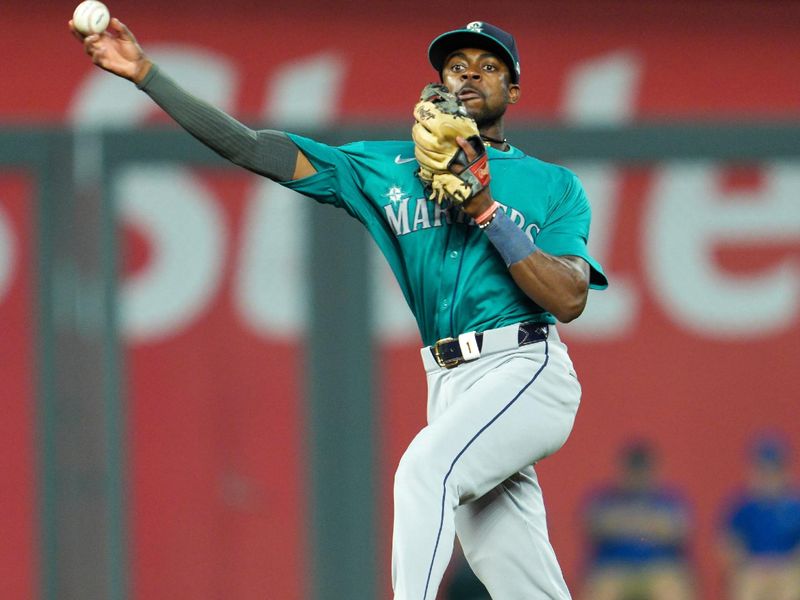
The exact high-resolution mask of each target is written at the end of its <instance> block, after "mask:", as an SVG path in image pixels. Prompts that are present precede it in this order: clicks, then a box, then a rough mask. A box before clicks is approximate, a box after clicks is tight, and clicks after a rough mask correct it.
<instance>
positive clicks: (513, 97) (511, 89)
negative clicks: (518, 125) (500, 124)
mask: <svg viewBox="0 0 800 600" xmlns="http://www.w3.org/2000/svg"><path fill="white" fill-rule="evenodd" d="M521 95H522V90H520V88H519V84H516V83H511V84H509V86H508V103H509V104H516V103H517V102H518V101H519V97H520V96H521Z"/></svg>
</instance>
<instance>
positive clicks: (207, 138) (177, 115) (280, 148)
mask: <svg viewBox="0 0 800 600" xmlns="http://www.w3.org/2000/svg"><path fill="white" fill-rule="evenodd" d="M69 27H70V29H71V30H72V33H73V34H74V35H75V37H76V38H78V40H80V41H81V42H82V43H83V46H84V49H85V50H86V53H87V54H88V55H89V56H90V57H91V58H92V62H93V63H94V64H96V65H97V66H99V67H100V68H101V69H104V70H106V71H108V72H109V73H113V74H114V75H117V76H119V77H122V78H124V79H128V80H129V81H132V82H133V83H135V84H136V86H137V87H138V88H139V89H141V90H143V91H144V92H145V93H147V94H148V95H149V96H150V97H151V98H152V99H153V100H154V101H155V102H156V103H157V104H158V105H159V106H161V108H163V109H164V111H165V112H166V113H167V114H169V115H170V116H171V117H172V118H173V119H175V121H176V122H177V123H178V124H179V125H181V127H183V128H184V129H186V130H187V131H188V132H189V133H190V134H192V135H193V136H194V137H196V138H197V139H198V140H200V141H201V142H203V143H204V144H206V145H207V146H209V147H210V148H211V149H212V150H214V151H215V152H217V153H219V154H220V155H221V156H223V157H224V158H226V159H228V160H230V161H231V162H233V163H235V164H237V165H239V166H242V167H244V168H246V169H248V170H250V171H253V172H255V173H258V174H259V175H264V176H265V177H269V178H270V179H274V180H277V181H287V180H290V179H301V178H303V177H308V176H309V175H313V174H314V173H315V172H316V170H315V169H314V167H313V166H312V165H311V163H310V162H309V161H308V159H307V158H306V157H305V155H304V154H303V153H302V152H300V151H299V150H298V148H297V146H295V145H294V143H293V142H292V141H291V140H290V139H289V138H288V137H287V136H286V134H284V133H282V132H278V131H272V130H253V129H250V128H249V127H247V126H245V125H244V124H242V123H240V122H239V121H237V120H236V119H234V118H233V117H231V116H230V115H228V114H226V113H225V112H223V111H221V110H219V109H218V108H215V107H213V106H211V105H209V104H208V103H206V102H203V101H202V100H200V99H198V98H195V97H194V96H192V95H191V94H189V93H188V92H186V90H184V89H183V88H181V87H180V86H178V85H177V84H176V83H175V82H174V81H172V79H170V78H169V77H167V76H166V75H165V74H163V73H161V72H159V69H158V66H157V65H154V64H153V63H152V61H150V59H148V58H147V56H146V55H145V53H144V51H143V50H142V47H141V46H140V45H139V44H138V42H137V41H136V38H135V37H134V35H133V34H132V33H131V31H130V30H129V29H128V28H127V27H126V26H125V25H123V24H122V23H121V22H120V21H119V19H112V20H111V23H110V24H109V28H108V30H106V31H104V32H102V33H99V34H92V35H89V36H85V37H84V36H83V35H82V34H81V33H79V32H78V31H77V30H76V29H75V27H74V24H73V23H72V21H70V22H69Z"/></svg>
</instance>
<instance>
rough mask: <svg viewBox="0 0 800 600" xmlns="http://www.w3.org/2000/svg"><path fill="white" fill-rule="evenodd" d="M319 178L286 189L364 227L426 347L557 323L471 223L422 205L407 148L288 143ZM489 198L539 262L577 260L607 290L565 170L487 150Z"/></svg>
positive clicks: (454, 211)
mask: <svg viewBox="0 0 800 600" xmlns="http://www.w3.org/2000/svg"><path fill="white" fill-rule="evenodd" d="M290 137H291V139H292V141H294V143H295V144H297V146H298V147H299V148H300V150H301V151H302V152H303V154H304V155H305V156H306V157H307V158H308V160H309V161H310V162H311V164H312V165H314V167H315V168H316V170H317V173H316V174H314V175H312V176H310V177H306V178H304V179H300V180H295V181H289V182H284V183H283V184H282V185H285V186H286V187H289V188H291V189H293V190H295V191H297V192H299V193H301V194H304V195H306V196H309V197H311V198H314V199H315V200H317V201H319V202H324V203H327V204H333V205H335V206H338V207H341V208H344V209H345V210H346V211H347V212H348V213H349V214H350V215H352V216H353V217H355V218H356V219H358V220H359V221H361V222H362V223H363V224H364V225H365V226H366V228H367V230H368V231H369V233H370V234H371V236H372V237H373V239H374V240H375V242H376V243H377V245H378V247H379V248H380V250H381V252H383V255H384V256H385V257H386V259H387V260H388V262H389V265H390V266H391V269H392V271H393V272H394V275H395V276H396V278H397V281H398V282H399V284H400V287H401V289H402V291H403V294H404V295H405V299H406V301H407V302H408V305H409V307H410V308H411V312H412V313H413V314H414V317H415V318H416V320H417V324H418V326H419V330H420V334H421V336H422V340H423V342H424V343H425V344H426V345H430V344H433V343H434V342H436V340H438V339H441V338H446V337H455V336H457V335H458V334H460V333H464V332H468V331H484V330H487V329H494V328H498V327H502V326H504V325H510V324H513V323H519V322H522V321H539V322H547V323H554V322H555V319H554V317H553V316H552V315H551V314H550V313H548V312H546V311H545V310H544V309H542V308H541V307H540V306H538V305H537V304H536V303H535V302H534V301H533V300H531V299H530V298H528V296H526V295H525V293H524V292H522V290H520V289H519V287H517V285H516V283H515V282H514V280H513V279H512V278H511V275H510V274H509V272H508V269H507V268H506V266H505V264H504V263H503V261H502V259H501V257H500V255H499V253H498V252H497V250H495V248H494V247H493V246H492V244H491V243H490V241H489V240H488V238H487V237H486V236H485V235H484V233H483V232H482V231H481V230H480V229H479V228H478V227H477V226H476V225H475V223H474V221H472V219H471V218H470V217H469V216H468V215H466V214H465V213H464V212H463V211H461V210H460V209H458V208H443V207H442V206H440V205H439V204H437V203H435V202H433V201H431V200H428V199H427V198H426V195H425V191H424V189H423V186H422V183H421V182H420V180H419V179H418V178H417V177H416V175H415V172H416V170H417V166H418V165H417V162H416V160H415V159H414V145H413V142H411V141H376V142H355V143H351V144H347V145H344V146H340V147H332V146H328V145H326V144H322V143H320V142H316V141H314V140H310V139H308V138H304V137H301V136H297V135H290ZM487 151H488V153H489V170H490V173H491V176H492V181H491V190H492V196H493V197H494V199H495V200H497V201H498V202H499V203H500V204H501V205H502V208H503V210H505V211H506V212H507V214H508V216H509V217H510V218H511V219H512V220H513V221H514V222H515V223H516V224H517V225H518V226H519V227H520V228H521V229H522V230H523V231H524V232H525V233H526V234H527V235H528V236H529V237H531V239H532V240H533V241H534V243H535V244H536V245H537V246H538V247H539V248H541V249H542V250H543V251H544V252H547V253H548V254H553V255H559V256H563V255H573V256H579V257H581V258H583V259H584V260H585V261H586V262H588V263H589V265H590V267H591V277H590V286H591V287H592V288H596V289H602V288H605V287H606V286H607V285H608V282H607V280H606V277H605V275H604V274H603V269H602V267H601V266H600V264H599V263H598V262H597V261H596V260H594V258H592V257H591V256H590V255H589V252H588V250H587V247H586V242H587V239H588V236H589V225H590V222H591V208H590V206H589V201H588V200H587V198H586V194H585V192H584V190H583V186H582V185H581V183H580V181H579V180H578V178H577V177H576V176H575V175H574V174H573V173H572V172H570V171H569V170H568V169H566V168H564V167H560V166H557V165H553V164H550V163H546V162H544V161H541V160H538V159H536V158H533V157H530V156H527V155H526V154H525V153H523V152H522V151H521V150H519V149H517V148H514V147H512V148H511V149H510V150H509V151H506V152H504V151H500V150H497V149H495V148H491V147H487Z"/></svg>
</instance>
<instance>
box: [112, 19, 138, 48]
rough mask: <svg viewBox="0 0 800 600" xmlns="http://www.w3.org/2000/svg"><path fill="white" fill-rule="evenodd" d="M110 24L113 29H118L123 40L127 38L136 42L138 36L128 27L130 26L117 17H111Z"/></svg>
mask: <svg viewBox="0 0 800 600" xmlns="http://www.w3.org/2000/svg"><path fill="white" fill-rule="evenodd" d="M109 26H110V27H111V29H113V30H114V31H116V32H117V33H118V34H119V37H120V38H122V39H123V40H127V41H130V42H134V43H135V42H136V38H135V37H134V36H133V34H132V33H131V30H130V29H128V27H127V26H126V25H125V24H124V23H123V22H122V21H120V20H119V19H117V18H116V17H114V18H113V19H111V23H109Z"/></svg>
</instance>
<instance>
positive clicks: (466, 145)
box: [456, 135, 478, 162]
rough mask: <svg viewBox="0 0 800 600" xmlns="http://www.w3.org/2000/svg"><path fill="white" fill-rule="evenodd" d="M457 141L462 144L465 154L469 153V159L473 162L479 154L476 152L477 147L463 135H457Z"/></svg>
mask: <svg viewBox="0 0 800 600" xmlns="http://www.w3.org/2000/svg"><path fill="white" fill-rule="evenodd" d="M456 143H457V144H458V145H459V146H461V149H462V150H463V151H464V154H466V155H467V161H468V162H472V161H473V160H475V157H476V156H478V153H477V152H475V148H473V147H472V144H470V143H469V142H468V141H467V140H465V139H464V138H463V137H462V136H460V135H459V136H456Z"/></svg>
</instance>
